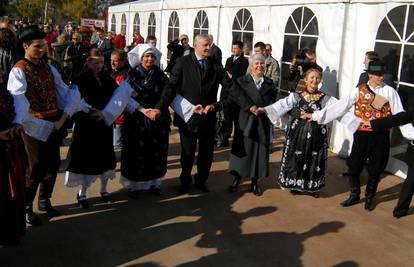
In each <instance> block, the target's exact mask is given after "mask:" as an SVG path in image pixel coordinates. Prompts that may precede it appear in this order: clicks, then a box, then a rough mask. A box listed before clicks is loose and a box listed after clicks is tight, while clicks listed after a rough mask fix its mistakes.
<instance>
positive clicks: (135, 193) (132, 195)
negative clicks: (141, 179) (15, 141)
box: [128, 190, 139, 199]
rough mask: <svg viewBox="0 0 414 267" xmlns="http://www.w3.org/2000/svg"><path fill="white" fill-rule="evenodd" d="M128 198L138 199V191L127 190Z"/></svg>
mask: <svg viewBox="0 0 414 267" xmlns="http://www.w3.org/2000/svg"><path fill="white" fill-rule="evenodd" d="M128 196H129V197H130V198H132V199H138V198H139V191H138V190H128Z"/></svg>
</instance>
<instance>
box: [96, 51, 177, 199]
mask: <svg viewBox="0 0 414 267" xmlns="http://www.w3.org/2000/svg"><path fill="white" fill-rule="evenodd" d="M160 56H161V53H160V52H159V51H158V50H157V49H156V48H154V47H153V46H151V45H148V44H139V45H138V46H136V47H135V48H134V49H133V50H131V51H130V52H129V54H128V57H129V62H130V65H131V68H132V69H131V71H130V73H129V74H128V77H127V78H126V80H125V81H124V82H122V83H121V85H120V86H119V88H118V89H117V91H116V92H115V94H114V96H113V97H112V99H111V101H110V103H109V105H107V106H106V107H105V109H103V110H102V114H101V115H102V116H103V118H104V120H105V121H106V123H107V125H109V124H111V123H112V122H113V121H114V119H115V118H116V116H118V115H119V114H121V112H122V111H123V110H124V109H125V108H127V111H128V112H126V113H125V120H124V125H123V128H122V140H123V146H122V152H121V180H120V182H121V184H122V185H123V186H124V187H125V188H127V189H128V191H129V196H130V197H131V198H137V197H138V194H139V191H141V190H148V189H149V190H151V192H152V193H154V194H156V195H160V194H161V178H162V177H163V176H164V175H165V173H166V172H167V156H168V141H169V132H170V123H171V118H170V114H169V112H168V109H166V110H161V108H160V99H161V95H162V92H163V89H164V85H165V83H166V81H167V76H166V75H165V74H164V73H163V72H162V70H161V69H160V68H159V66H158V65H157V64H158V63H157V62H158V58H159V57H160Z"/></svg>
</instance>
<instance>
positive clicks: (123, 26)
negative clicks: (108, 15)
mask: <svg viewBox="0 0 414 267" xmlns="http://www.w3.org/2000/svg"><path fill="white" fill-rule="evenodd" d="M126 28H127V21H126V16H125V14H122V17H121V32H126Z"/></svg>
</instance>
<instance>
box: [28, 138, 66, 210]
mask: <svg viewBox="0 0 414 267" xmlns="http://www.w3.org/2000/svg"><path fill="white" fill-rule="evenodd" d="M61 139H62V133H61V132H60V131H56V132H53V133H52V134H51V135H50V136H49V138H48V139H47V141H46V142H41V141H38V140H36V139H34V138H32V137H30V136H29V135H27V134H23V142H24V146H25V149H26V153H27V158H28V163H29V170H28V175H27V178H26V206H31V205H32V203H33V200H34V199H35V196H36V192H37V188H38V186H39V184H40V189H39V200H46V199H49V198H51V197H52V192H53V188H54V186H55V182H56V175H57V172H58V171H59V166H60V143H61Z"/></svg>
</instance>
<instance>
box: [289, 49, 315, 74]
mask: <svg viewBox="0 0 414 267" xmlns="http://www.w3.org/2000/svg"><path fill="white" fill-rule="evenodd" d="M308 51H309V49H308V48H302V49H300V50H299V52H298V53H297V54H296V56H295V57H294V58H293V60H292V65H294V66H295V67H298V66H301V67H302V69H303V70H304V71H305V70H306V69H307V68H309V67H310V65H311V62H310V61H309V59H308V57H307V56H306V53H307V52H308Z"/></svg>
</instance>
